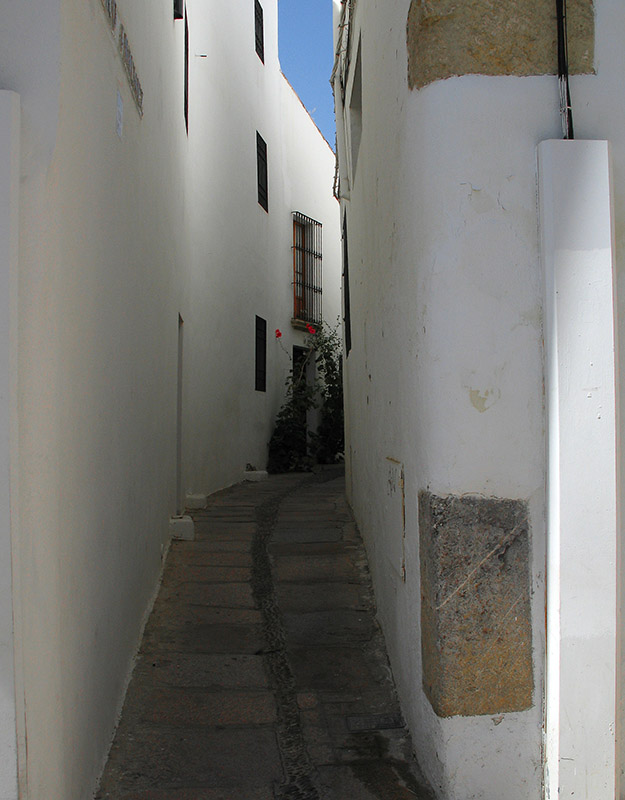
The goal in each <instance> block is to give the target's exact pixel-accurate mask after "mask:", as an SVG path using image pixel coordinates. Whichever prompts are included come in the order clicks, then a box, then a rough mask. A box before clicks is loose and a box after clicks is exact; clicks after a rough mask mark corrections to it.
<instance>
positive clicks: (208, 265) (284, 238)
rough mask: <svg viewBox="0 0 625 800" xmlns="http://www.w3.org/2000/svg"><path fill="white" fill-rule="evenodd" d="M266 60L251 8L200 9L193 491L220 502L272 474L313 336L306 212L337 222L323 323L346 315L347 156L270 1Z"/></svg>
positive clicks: (193, 25)
mask: <svg viewBox="0 0 625 800" xmlns="http://www.w3.org/2000/svg"><path fill="white" fill-rule="evenodd" d="M262 5H263V10H264V23H265V27H264V31H265V60H264V64H263V63H262V62H261V60H260V59H259V57H258V55H257V54H256V51H255V49H254V15H253V14H252V13H247V11H248V10H249V9H248V4H246V3H245V2H240V3H237V4H236V10H235V9H233V4H232V3H231V2H226V0H219V1H218V2H214V3H211V4H210V5H206V4H204V3H199V2H195V3H188V4H187V8H188V13H189V21H190V34H191V52H192V53H194V54H205V55H206V57H205V58H204V57H196V58H194V59H193V58H192V60H191V76H190V81H191V93H192V101H191V106H190V111H189V148H190V152H191V153H192V154H193V155H192V157H191V158H190V159H189V162H188V166H187V169H188V173H187V187H188V188H187V191H188V203H187V220H186V223H187V224H188V226H189V232H190V233H189V237H188V242H189V249H190V252H189V258H190V282H189V284H188V286H187V288H186V290H185V291H186V294H185V302H184V304H183V312H182V315H183V318H184V320H185V350H186V352H187V353H188V354H189V355H188V357H186V356H185V358H186V360H185V373H186V375H185V400H184V401H183V402H184V404H185V416H184V420H185V422H184V448H183V449H184V459H183V460H184V463H185V468H184V486H185V490H186V491H187V492H188V493H207V492H211V491H214V490H215V489H217V488H220V487H222V486H224V485H228V484H230V483H234V482H236V481H238V480H241V476H242V472H243V470H244V469H245V466H246V464H248V463H250V464H252V465H253V466H255V467H257V468H258V469H264V468H265V466H266V463H267V444H268V442H269V438H270V436H271V432H272V427H273V422H274V419H275V414H276V412H277V410H278V408H279V407H280V405H281V404H282V401H283V399H284V379H285V377H286V373H287V372H288V370H289V369H290V361H289V358H288V356H287V354H286V353H285V352H284V351H283V350H282V348H281V347H280V346H279V345H278V343H277V342H276V341H275V336H274V331H275V330H276V328H279V329H280V330H281V331H282V333H283V337H282V339H281V343H282V345H283V347H284V348H285V349H286V350H287V351H288V353H291V350H292V346H293V345H294V344H302V343H303V342H304V335H303V334H302V333H301V332H300V331H296V330H295V329H293V328H292V327H291V322H290V320H291V317H292V312H293V290H292V283H291V282H292V271H293V259H292V249H291V248H292V244H293V221H292V212H294V211H299V212H301V213H303V214H305V215H306V216H309V217H311V218H313V219H315V220H317V221H319V222H321V223H322V225H323V243H324V251H323V314H324V318H325V319H326V320H327V321H328V322H330V323H333V322H334V323H335V322H336V318H337V316H338V314H339V308H340V258H341V256H340V241H339V235H340V234H339V207H338V203H337V202H336V200H335V199H334V198H333V197H332V179H333V175H334V154H333V153H332V151H331V149H330V147H329V146H328V145H327V143H326V142H325V141H324V139H323V137H322V136H321V134H320V133H319V131H318V130H317V129H316V127H315V126H314V123H313V122H312V120H311V118H310V117H309V115H308V113H307V112H306V110H305V109H304V108H303V106H302V105H301V102H300V101H299V99H298V98H297V96H296V95H295V93H294V92H293V90H292V89H291V88H290V86H289V85H288V83H287V82H286V80H285V79H284V77H283V76H282V74H281V73H280V72H279V62H278V43H277V24H278V23H277V4H276V2H275V0H273V1H272V2H264V3H263V4H262ZM256 131H258V132H259V133H260V135H261V136H262V137H263V139H264V140H265V142H266V144H267V160H268V196H269V212H268V213H267V212H266V211H265V210H264V209H263V208H262V207H261V206H260V205H259V203H258V197H257V177H256ZM256 315H258V316H260V317H262V318H263V319H265V320H266V321H267V391H266V392H257V391H255V389H254V324H255V317H256Z"/></svg>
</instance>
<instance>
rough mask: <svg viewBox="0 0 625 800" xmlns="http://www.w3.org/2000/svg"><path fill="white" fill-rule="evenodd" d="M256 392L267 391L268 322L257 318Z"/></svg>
mask: <svg viewBox="0 0 625 800" xmlns="http://www.w3.org/2000/svg"><path fill="white" fill-rule="evenodd" d="M256 391H257V392H266V391H267V320H265V319H263V318H262V317H256Z"/></svg>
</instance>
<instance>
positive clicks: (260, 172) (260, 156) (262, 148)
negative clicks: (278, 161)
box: [256, 131, 269, 212]
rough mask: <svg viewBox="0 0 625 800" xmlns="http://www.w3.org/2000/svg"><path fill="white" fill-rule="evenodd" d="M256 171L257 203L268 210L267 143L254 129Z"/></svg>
mask: <svg viewBox="0 0 625 800" xmlns="http://www.w3.org/2000/svg"><path fill="white" fill-rule="evenodd" d="M256 171H257V177H258V203H259V205H261V206H262V207H263V208H264V209H265V211H267V212H269V192H268V186H267V143H266V142H265V140H264V139H263V137H262V136H261V135H260V133H259V132H258V131H256Z"/></svg>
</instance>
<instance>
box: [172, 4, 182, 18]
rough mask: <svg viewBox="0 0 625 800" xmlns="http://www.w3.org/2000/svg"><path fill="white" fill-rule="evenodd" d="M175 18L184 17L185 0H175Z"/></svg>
mask: <svg viewBox="0 0 625 800" xmlns="http://www.w3.org/2000/svg"><path fill="white" fill-rule="evenodd" d="M174 19H184V0H174Z"/></svg>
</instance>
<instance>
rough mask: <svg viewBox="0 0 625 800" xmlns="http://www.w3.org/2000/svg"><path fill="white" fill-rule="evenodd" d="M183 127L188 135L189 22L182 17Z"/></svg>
mask: <svg viewBox="0 0 625 800" xmlns="http://www.w3.org/2000/svg"><path fill="white" fill-rule="evenodd" d="M184 126H185V129H186V131H187V134H188V133H189V20H188V18H187V15H186V14H185V17H184Z"/></svg>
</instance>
